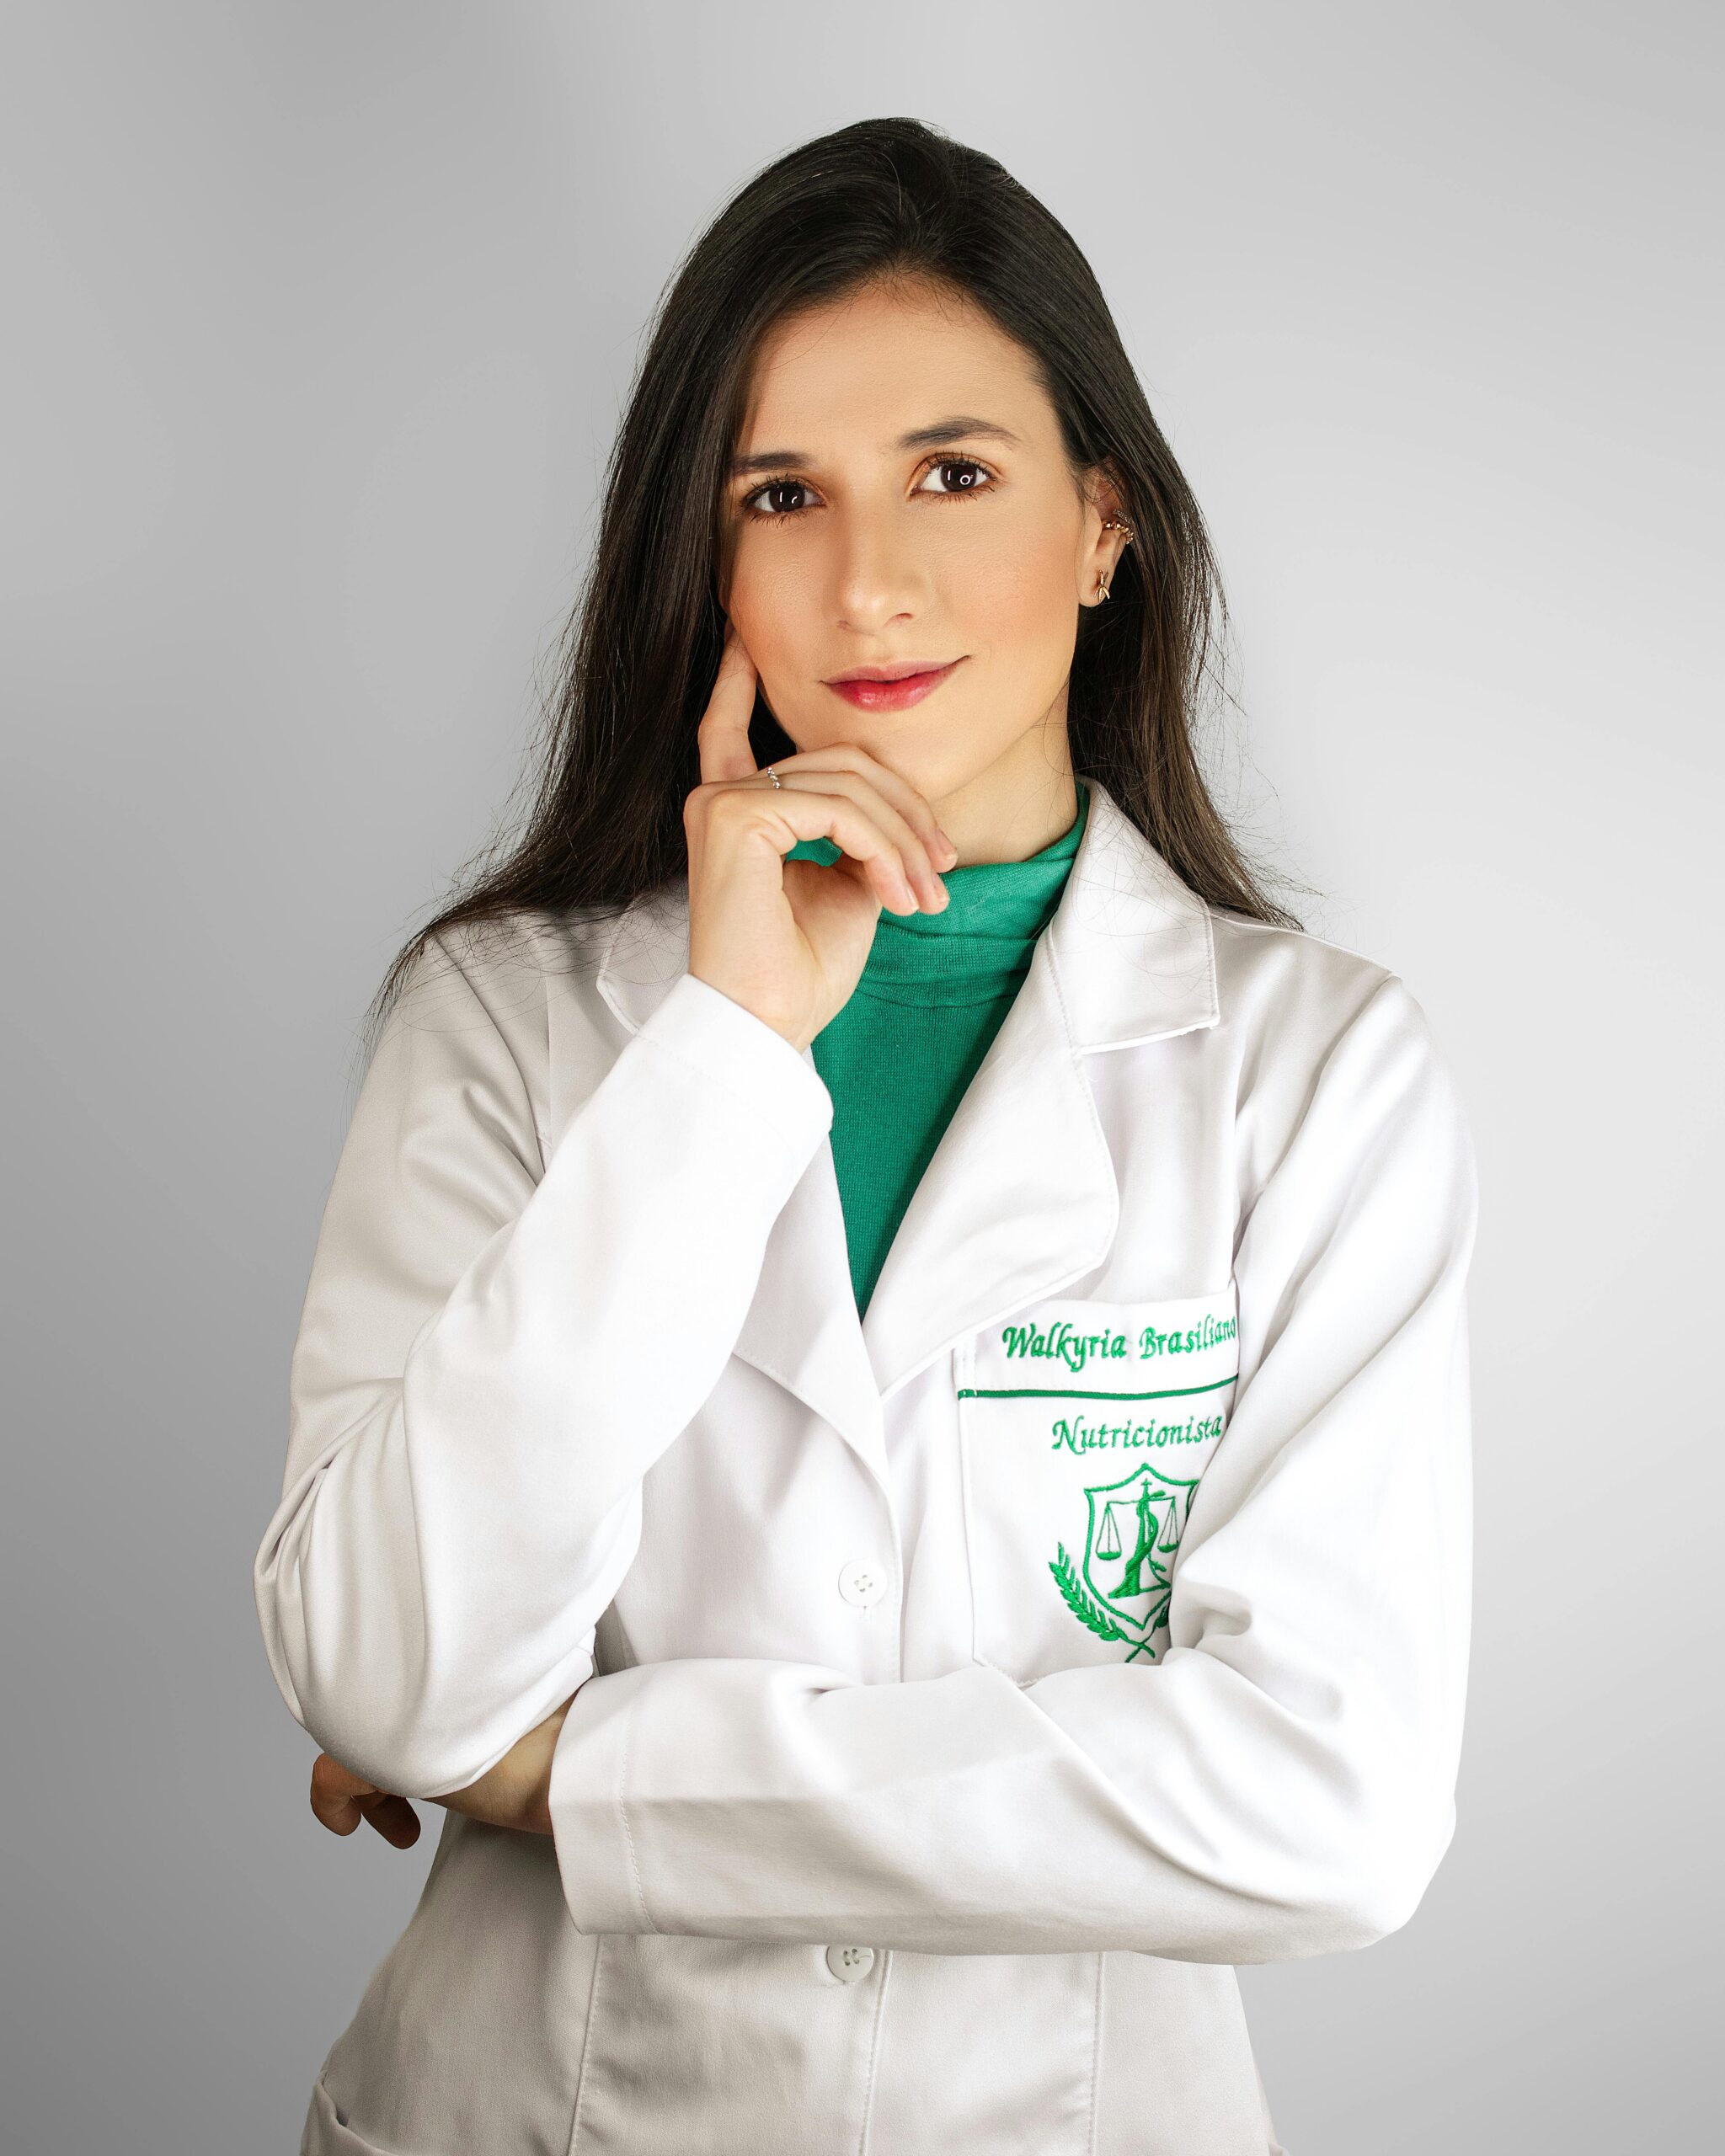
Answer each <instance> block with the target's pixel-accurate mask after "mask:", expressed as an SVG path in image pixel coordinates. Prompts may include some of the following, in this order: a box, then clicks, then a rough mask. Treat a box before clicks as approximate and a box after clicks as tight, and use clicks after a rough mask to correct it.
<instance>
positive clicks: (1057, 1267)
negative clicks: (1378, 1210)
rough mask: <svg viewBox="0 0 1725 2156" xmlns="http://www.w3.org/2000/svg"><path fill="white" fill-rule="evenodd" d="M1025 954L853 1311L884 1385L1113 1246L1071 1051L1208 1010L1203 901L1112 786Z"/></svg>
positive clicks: (1101, 1166)
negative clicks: (1020, 977) (870, 1284)
mask: <svg viewBox="0 0 1725 2156" xmlns="http://www.w3.org/2000/svg"><path fill="white" fill-rule="evenodd" d="M1086 783H1087V785H1088V786H1089V787H1090V789H1091V801H1090V810H1089V814H1088V816H1087V819H1086V822H1085V829H1084V834H1083V836H1082V838H1081V840H1080V841H1079V846H1078V851H1077V853H1076V856H1075V857H1074V858H1073V862H1072V867H1071V870H1070V871H1069V873H1068V875H1067V878H1066V882H1065V887H1064V888H1063V889H1062V891H1061V894H1060V905H1059V907H1058V908H1057V910H1055V915H1054V916H1053V918H1052V919H1051V920H1050V921H1049V925H1048V926H1047V928H1046V929H1045V930H1044V932H1043V934H1042V936H1041V937H1039V939H1038V942H1037V943H1036V946H1035V948H1034V950H1033V953H1032V954H1031V961H1030V966H1029V969H1028V972H1027V974H1025V977H1024V981H1023V985H1022V986H1021V988H1020V989H1019V991H1018V994H1017V996H1016V997H1015V998H1014V999H1013V1001H1012V1007H1011V1008H1010V1009H1009V1011H1007V1016H1006V1017H1005V1019H1004V1020H1003V1021H1002V1022H1001V1027H1000V1030H999V1032H998V1033H996V1035H995V1038H994V1039H993V1041H992V1042H991V1044H990V1047H989V1049H988V1053H987V1054H986V1055H985V1057H984V1059H983V1061H982V1063H981V1064H980V1066H979V1067H978V1069H977V1070H976V1073H975V1076H974V1077H973V1078H972V1079H971V1081H970V1083H969V1086H968V1087H967V1088H966V1090H965V1092H964V1097H963V1099H962V1100H961V1101H960V1102H959V1107H958V1109H957V1111H956V1113H954V1115H953V1118H952V1120H951V1122H950V1123H948V1126H947V1128H946V1129H945V1131H944V1132H943V1134H942V1136H941V1139H940V1141H939V1143H938V1145H937V1147H936V1149H935V1151H934V1154H933V1156H932V1159H931V1160H930V1161H929V1164H928V1166H927V1168H926V1169H925V1170H924V1171H923V1175H922V1178H921V1182H919V1183H918V1185H917V1187H916V1191H915V1193H913V1194H912V1197H911V1203H910V1205H909V1206H908V1208H907V1209H906V1210H905V1216H904V1218H903V1219H902V1221H901V1222H900V1225H899V1229H898V1231H897V1233H896V1235H895V1237H894V1240H893V1242H892V1244H891V1246H890V1247H889V1250H888V1252H887V1256H886V1260H885V1262H884V1265H883V1267H882V1268H881V1273H880V1277H879V1281H878V1283H877V1284H876V1286H875V1289H874V1294H873V1297H872V1298H871V1299H870V1301H869V1305H868V1312H867V1314H866V1315H865V1318H864V1320H863V1338H864V1342H865V1345H866V1347H867V1348H868V1356H869V1361H870V1365H871V1367H872V1369H873V1373H874V1377H875V1382H876V1384H877V1385H878V1386H879V1390H880V1392H881V1394H882V1396H885V1395H887V1394H889V1393H890V1392H891V1391H892V1390H893V1388H894V1387H895V1385H899V1384H900V1383H901V1382H902V1381H903V1380H905V1378H907V1377H910V1376H911V1375H913V1374H915V1373H916V1371H917V1370H919V1369H921V1368H922V1367H923V1366H924V1365H925V1364H927V1362H928V1360H929V1359H930V1358H931V1357H932V1356H933V1355H936V1354H937V1353H941V1352H943V1350H944V1349H945V1348H948V1346H950V1345H951V1344H952V1343H953V1342H955V1341H957V1340H959V1339H962V1338H964V1337H966V1336H967V1335H968V1334H969V1333H971V1332H973V1331H976V1330H978V1329H979V1328H980V1327H981V1326H985V1325H987V1324H989V1323H991V1322H992V1321H994V1320H995V1319H996V1318H998V1317H1003V1316H1005V1315H1007V1314H1009V1313H1010V1312H1011V1311H1012V1310H1017V1309H1018V1308H1020V1307H1021V1306H1022V1305H1024V1304H1026V1303H1028V1302H1032V1301H1034V1300H1036V1299H1039V1298H1040V1297H1043V1296H1046V1295H1052V1294H1058V1293H1059V1292H1060V1289H1062V1288H1064V1287H1065V1286H1067V1285H1068V1284H1069V1283H1071V1282H1072V1281H1074V1280H1076V1279H1079V1278H1082V1276H1083V1275H1084V1274H1086V1273H1090V1272H1092V1271H1093V1270H1094V1269H1095V1268H1096V1267H1097V1266H1099V1265H1100V1264H1101V1263H1102V1262H1103V1259H1104V1258H1106V1257H1107V1256H1108V1251H1109V1248H1110V1246H1112V1244H1113V1242H1114V1235H1115V1230H1116V1229H1117V1227H1118V1225H1119V1209H1120V1198H1119V1185H1118V1182H1117V1180H1116V1177H1115V1172H1114V1156H1113V1153H1112V1150H1111V1148H1110V1145H1109V1142H1108V1134H1106V1133H1105V1132H1104V1130H1103V1126H1102V1123H1101V1120H1100V1118H1099V1117H1098V1115H1097V1107H1096V1102H1095V1100H1094V1097H1092V1091H1091V1088H1090V1086H1089V1084H1088V1081H1087V1078H1086V1075H1085V1072H1084V1067H1083V1063H1082V1060H1081V1059H1082V1058H1083V1057H1085V1056H1086V1055H1088V1054H1094V1053H1097V1052H1098V1051H1102V1050H1105V1049H1121V1048H1130V1047H1133V1046H1135V1045H1138V1044H1140V1043H1145V1042H1148V1041H1154V1040H1158V1039H1162V1038H1165V1037H1167V1036H1169V1035H1172V1034H1174V1033H1187V1032H1189V1031H1191V1030H1192V1029H1193V1028H1194V1027H1200V1026H1209V1025H1213V1024H1214V1023H1215V1020H1216V1017H1217V1015H1218V1006H1217V1001H1216V989H1215V951H1214V942H1213V937H1212V932H1211V925H1210V912H1209V909H1208V908H1207V907H1206V906H1205V905H1204V903H1203V902H1202V900H1200V899H1199V898H1198V897H1197V896H1196V895H1195V894H1194V893H1193V892H1192V891H1190V890H1188V889H1187V887H1186V886H1185V885H1184V884H1183V883H1181V881H1180V880H1179V878H1178V877H1177V876H1176V875H1175V874H1174V873H1173V871H1172V869H1171V868H1170V867H1168V866H1167V863H1166V862H1164V861H1163V860H1162V857H1161V856H1160V855H1159V854H1158V853H1157V852H1156V850H1155V848H1154V847H1153V846H1151V844H1150V843H1149V841H1147V840H1146V838H1145V837H1144V836H1143V835H1142V833H1140V830H1138V828H1137V826H1136V825H1135V824H1134V823H1133V822H1132V821H1131V819H1130V818H1129V817H1128V816H1127V815H1126V814H1124V811H1123V810H1122V809H1120V808H1119V805H1118V804H1117V803H1116V802H1115V801H1114V798H1113V797H1112V796H1111V795H1110V794H1109V793H1108V791H1107V789H1106V788H1105V787H1102V786H1100V785H1098V784H1097V782H1095V781H1094V780H1087V782H1086Z"/></svg>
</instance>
